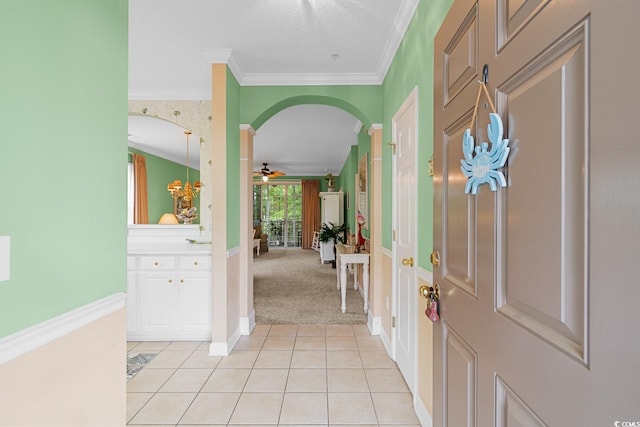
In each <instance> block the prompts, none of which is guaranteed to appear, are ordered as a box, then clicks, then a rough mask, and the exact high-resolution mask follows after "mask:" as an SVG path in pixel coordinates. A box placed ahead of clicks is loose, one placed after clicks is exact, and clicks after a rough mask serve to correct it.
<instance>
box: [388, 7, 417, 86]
mask: <svg viewBox="0 0 640 427" xmlns="http://www.w3.org/2000/svg"><path fill="white" fill-rule="evenodd" d="M418 3H420V0H403V2H402V4H401V5H400V11H399V12H398V16H397V17H396V20H395V22H394V23H393V31H392V33H391V34H390V35H389V38H388V39H387V43H386V44H385V46H384V49H383V50H382V57H381V59H380V67H379V69H378V77H379V80H380V81H381V82H383V81H384V79H385V77H386V76H387V73H388V72H389V67H391V63H392V62H393V58H394V57H395V56H396V52H397V51H398V48H399V47H400V43H401V42H402V39H403V38H404V35H405V33H406V32H407V28H409V24H411V19H412V18H413V14H414V13H415V11H416V8H417V7H418Z"/></svg>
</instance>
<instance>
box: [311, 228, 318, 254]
mask: <svg viewBox="0 0 640 427" xmlns="http://www.w3.org/2000/svg"><path fill="white" fill-rule="evenodd" d="M311 249H313V250H315V251H319V250H320V232H319V231H314V232H313V241H312V242H311Z"/></svg>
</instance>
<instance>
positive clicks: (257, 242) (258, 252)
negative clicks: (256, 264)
mask: <svg viewBox="0 0 640 427" xmlns="http://www.w3.org/2000/svg"><path fill="white" fill-rule="evenodd" d="M253 247H254V248H255V249H256V255H257V256H260V239H256V229H255V228H254V229H253ZM252 250H253V249H252Z"/></svg>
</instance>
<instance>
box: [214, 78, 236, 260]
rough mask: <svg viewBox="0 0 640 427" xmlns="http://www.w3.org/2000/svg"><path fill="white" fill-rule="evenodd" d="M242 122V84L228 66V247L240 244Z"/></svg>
mask: <svg viewBox="0 0 640 427" xmlns="http://www.w3.org/2000/svg"><path fill="white" fill-rule="evenodd" d="M240 123H241V122H240V85H239V84H238V81H237V80H236V78H235V77H234V76H233V73H232V72H231V70H230V69H229V67H228V66H227V249H231V248H234V247H236V246H239V245H240ZM213 162H214V166H215V162H216V159H215V158H214V159H213ZM212 203H215V200H213V202H212Z"/></svg>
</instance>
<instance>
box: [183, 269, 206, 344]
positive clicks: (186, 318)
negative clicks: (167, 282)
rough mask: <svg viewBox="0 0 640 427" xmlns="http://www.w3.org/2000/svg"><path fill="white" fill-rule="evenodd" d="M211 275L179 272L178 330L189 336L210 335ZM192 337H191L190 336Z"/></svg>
mask: <svg viewBox="0 0 640 427" xmlns="http://www.w3.org/2000/svg"><path fill="white" fill-rule="evenodd" d="M210 274H211V273H205V272H181V273H180V279H179V281H178V282H179V290H180V298H179V301H180V307H179V313H180V321H179V325H178V327H179V329H180V330H181V331H183V332H184V334H185V335H186V336H189V334H190V333H192V332H203V333H206V334H210V333H211V280H210ZM191 337H193V336H191Z"/></svg>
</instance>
